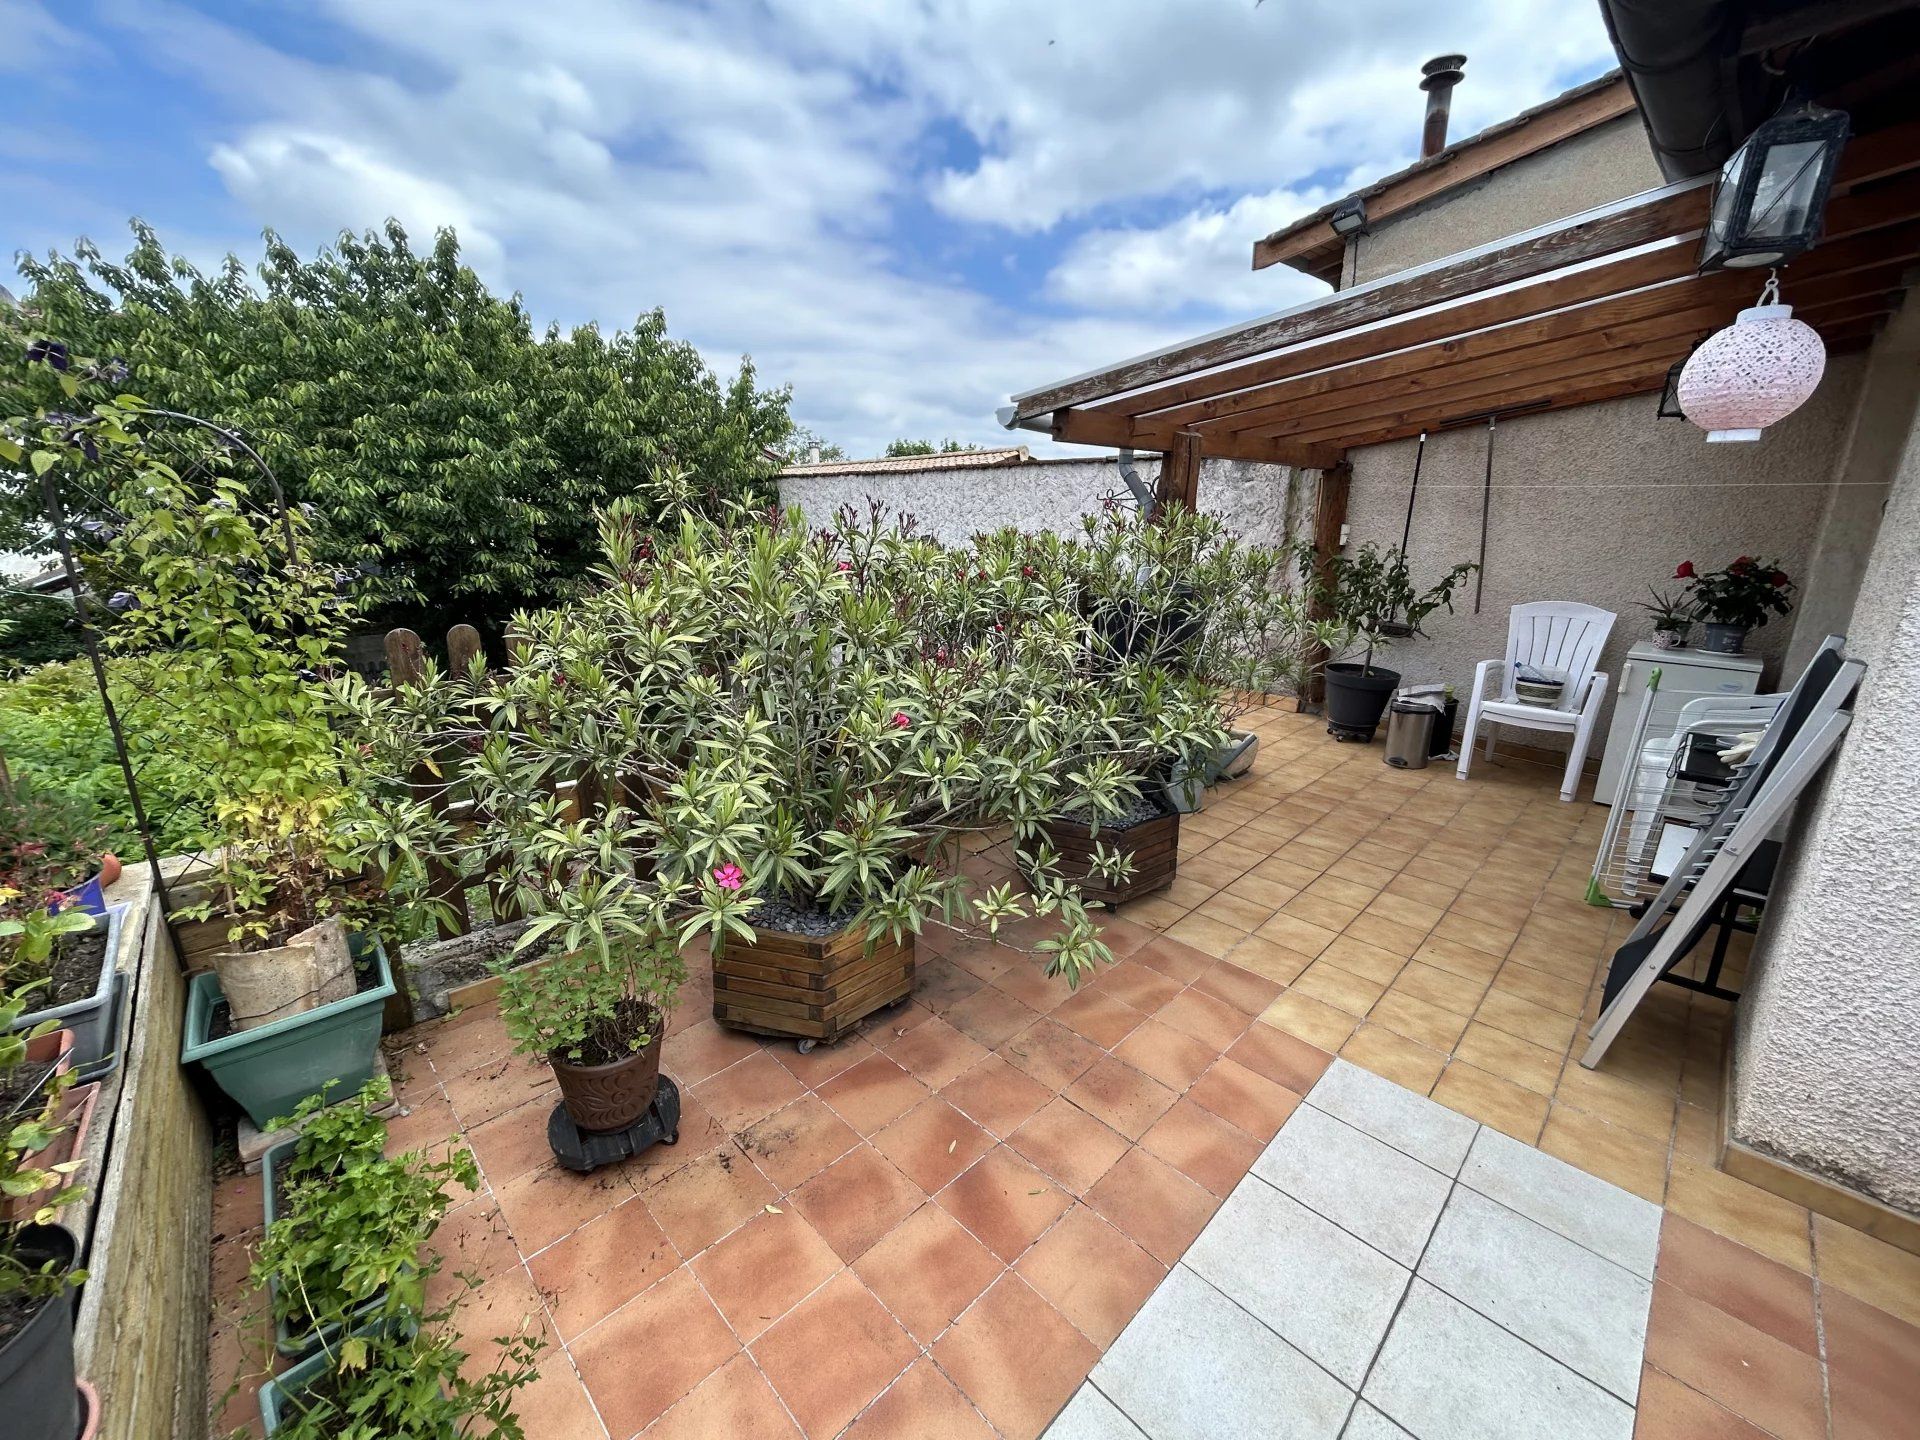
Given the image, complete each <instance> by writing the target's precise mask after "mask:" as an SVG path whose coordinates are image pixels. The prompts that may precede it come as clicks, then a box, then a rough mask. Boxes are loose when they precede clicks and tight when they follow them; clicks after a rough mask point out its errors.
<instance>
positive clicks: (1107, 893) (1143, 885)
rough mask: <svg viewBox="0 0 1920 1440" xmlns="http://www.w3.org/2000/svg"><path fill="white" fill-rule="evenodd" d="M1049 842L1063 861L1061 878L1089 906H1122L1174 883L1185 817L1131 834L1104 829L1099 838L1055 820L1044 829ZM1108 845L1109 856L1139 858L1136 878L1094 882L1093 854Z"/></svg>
mask: <svg viewBox="0 0 1920 1440" xmlns="http://www.w3.org/2000/svg"><path fill="white" fill-rule="evenodd" d="M1043 828H1044V829H1045V831H1046V835H1047V842H1048V843H1049V844H1051V845H1052V846H1053V848H1054V850H1055V852H1056V853H1058V855H1059V856H1060V865H1059V870H1060V875H1061V877H1062V878H1063V879H1065V880H1068V881H1070V882H1071V883H1073V884H1075V885H1078V886H1079V887H1080V893H1081V895H1083V896H1084V897H1085V898H1086V899H1088V900H1100V901H1104V902H1105V903H1106V904H1108V905H1122V904H1125V903H1126V902H1127V901H1129V900H1138V899H1139V898H1140V897H1141V896H1143V895H1150V894H1152V893H1153V892H1154V891H1155V890H1162V889H1165V888H1166V887H1167V886H1168V885H1171V884H1172V883H1173V875H1174V871H1175V870H1177V869H1178V868H1179V866H1180V816H1179V813H1178V812H1177V811H1169V812H1168V813H1166V814H1165V815H1162V816H1161V817H1160V818H1159V819H1157V820H1147V821H1143V822H1142V823H1140V824H1138V825H1135V826H1134V827H1133V828H1132V829H1130V830H1112V829H1108V828H1106V827H1104V826H1103V827H1102V828H1101V830H1100V834H1099V835H1098V836H1097V837H1096V836H1095V835H1094V834H1093V833H1092V832H1091V831H1089V830H1088V829H1087V827H1086V826H1084V825H1081V824H1078V823H1077V822H1075V821H1072V820H1049V821H1048V822H1047V823H1046V825H1045V826H1044V827H1043ZM1096 845H1105V846H1106V847H1107V848H1108V849H1109V850H1122V851H1131V852H1132V853H1133V874H1132V875H1131V876H1129V877H1128V878H1127V879H1126V880H1124V881H1122V882H1121V883H1120V884H1118V885H1113V884H1109V883H1107V882H1106V881H1104V880H1101V879H1098V878H1093V877H1094V870H1093V850H1094V847H1095V846H1096Z"/></svg>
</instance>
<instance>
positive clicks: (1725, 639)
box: [1700, 620, 1747, 655]
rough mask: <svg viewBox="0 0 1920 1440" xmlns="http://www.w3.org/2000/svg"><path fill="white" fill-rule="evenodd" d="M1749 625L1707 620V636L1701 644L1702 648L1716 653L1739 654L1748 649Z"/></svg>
mask: <svg viewBox="0 0 1920 1440" xmlns="http://www.w3.org/2000/svg"><path fill="white" fill-rule="evenodd" d="M1746 644H1747V627H1746V626H1744V625H1716V624H1714V623H1713V622H1712V621H1711V620H1709V621H1708V622H1707V638H1706V640H1705V642H1704V643H1703V644H1702V645H1701V646H1700V648H1701V649H1702V650H1706V651H1710V652H1711V653H1713V654H1715V655H1739V654H1741V653H1743V652H1744V651H1745V649H1746Z"/></svg>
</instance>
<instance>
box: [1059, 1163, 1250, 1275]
mask: <svg viewBox="0 0 1920 1440" xmlns="http://www.w3.org/2000/svg"><path fill="white" fill-rule="evenodd" d="M1087 1204H1089V1205H1091V1206H1092V1207H1093V1208H1094V1209H1095V1210H1097V1211H1099V1212H1100V1214H1101V1215H1102V1216H1104V1217H1105V1218H1106V1219H1107V1220H1110V1221H1111V1222H1112V1223H1113V1224H1115V1225H1117V1226H1119V1227H1120V1229H1121V1230H1123V1231H1125V1232H1126V1234H1127V1235H1128V1236H1129V1237H1130V1238H1131V1239H1132V1240H1133V1242H1134V1243H1135V1244H1137V1245H1139V1246H1140V1247H1141V1248H1142V1249H1143V1250H1145V1251H1146V1252H1147V1253H1148V1254H1149V1255H1151V1256H1153V1258H1154V1259H1156V1260H1158V1261H1159V1262H1160V1263H1161V1264H1162V1265H1171V1264H1173V1262H1174V1261H1176V1260H1178V1259H1179V1258H1180V1257H1181V1256H1182V1255H1183V1254H1185V1253H1186V1249H1187V1246H1189V1245H1191V1244H1192V1243H1193V1238H1194V1236H1196V1235H1198V1234H1199V1233H1200V1231H1201V1229H1202V1227H1204V1226H1205V1225H1206V1223H1207V1221H1208V1220H1209V1219H1210V1218H1211V1217H1212V1215H1213V1212H1214V1210H1215V1208H1216V1207H1217V1206H1218V1205H1219V1201H1218V1200H1217V1199H1216V1198H1215V1197H1214V1196H1213V1195H1211V1194H1209V1193H1208V1192H1207V1191H1205V1190H1203V1189H1201V1188H1200V1186H1198V1185H1196V1184H1194V1183H1193V1181H1191V1180H1189V1179H1187V1177H1186V1176H1184V1175H1182V1174H1181V1173H1180V1172H1179V1171H1178V1170H1176V1169H1174V1168H1173V1167H1172V1166H1171V1165H1169V1164H1167V1162H1166V1161H1164V1160H1161V1159H1159V1158H1157V1157H1155V1156H1153V1155H1150V1154H1148V1153H1147V1152H1146V1151H1145V1150H1141V1149H1139V1148H1135V1149H1132V1150H1129V1151H1128V1152H1127V1153H1126V1154H1125V1155H1123V1156H1121V1157H1120V1160H1119V1162H1118V1163H1117V1164H1115V1165H1114V1167H1113V1168H1112V1169H1111V1170H1109V1171H1107V1173H1106V1175H1105V1176H1104V1177H1102V1179H1101V1181H1100V1183H1099V1184H1098V1185H1095V1186H1094V1187H1093V1189H1092V1190H1090V1191H1088V1192H1087Z"/></svg>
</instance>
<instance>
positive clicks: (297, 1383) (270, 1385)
mask: <svg viewBox="0 0 1920 1440" xmlns="http://www.w3.org/2000/svg"><path fill="white" fill-rule="evenodd" d="M382 1323H383V1324H387V1325H393V1324H396V1323H399V1322H395V1321H392V1320H388V1321H383V1322H379V1323H376V1324H373V1325H361V1326H358V1327H356V1328H355V1330H354V1332H353V1333H354V1334H355V1335H357V1336H361V1337H365V1336H368V1335H373V1334H376V1333H378V1331H379V1328H380V1324H382ZM414 1328H415V1327H414V1326H413V1325H412V1324H411V1323H408V1324H407V1326H406V1329H405V1330H404V1331H402V1332H399V1333H402V1334H408V1333H411V1332H412V1331H413V1329H414ZM332 1367H333V1352H332V1350H331V1349H327V1350H316V1351H315V1352H314V1353H313V1354H311V1355H309V1356H308V1357H307V1358H306V1359H304V1360H302V1361H301V1362H300V1363H299V1364H298V1365H295V1366H293V1367H292V1368H291V1369H287V1370H283V1371H281V1372H280V1373H279V1374H278V1375H276V1376H274V1377H273V1378H272V1379H271V1380H269V1381H267V1382H266V1384H264V1385H262V1386H261V1387H260V1418H261V1419H263V1420H265V1421H266V1422H267V1434H269V1435H272V1434H274V1433H276V1432H277V1431H278V1430H279V1429H280V1426H281V1424H282V1423H283V1422H285V1421H286V1420H289V1419H292V1418H294V1417H295V1416H297V1415H298V1414H299V1411H298V1410H297V1409H296V1408H295V1407H296V1406H298V1404H299V1403H300V1398H301V1396H303V1395H305V1394H306V1393H307V1389H308V1387H309V1386H311V1385H312V1384H313V1382H314V1381H316V1380H318V1379H319V1378H320V1377H321V1376H322V1375H324V1374H326V1373H327V1371H328V1370H330V1369H331V1368H332Z"/></svg>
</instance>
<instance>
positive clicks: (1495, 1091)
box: [1433, 1060, 1547, 1145]
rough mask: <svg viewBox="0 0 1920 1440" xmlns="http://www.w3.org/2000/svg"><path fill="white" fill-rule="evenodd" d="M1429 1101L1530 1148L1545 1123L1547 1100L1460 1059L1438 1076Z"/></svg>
mask: <svg viewBox="0 0 1920 1440" xmlns="http://www.w3.org/2000/svg"><path fill="white" fill-rule="evenodd" d="M1433 1098H1434V1099H1435V1100H1438V1101H1439V1102H1440V1103H1441V1104H1442V1105H1444V1106H1446V1107H1447V1108H1448V1109H1449V1110H1457V1111H1459V1112H1460V1113H1461V1114H1462V1115H1469V1116H1471V1117H1473V1118H1474V1119H1475V1120H1478V1121H1479V1122H1480V1123H1481V1124H1482V1125H1491V1126H1492V1127H1493V1128H1494V1129H1496V1130H1498V1131H1500V1132H1501V1133H1502V1134H1506V1135H1511V1136H1512V1137H1513V1138H1514V1139H1516V1140H1520V1141H1523V1142H1525V1143H1526V1144H1528V1145H1532V1144H1534V1143H1535V1142H1537V1141H1538V1140H1539V1138H1540V1130H1541V1127H1542V1126H1544V1125H1545V1124H1546V1123H1547V1097H1546V1096H1544V1095H1536V1094H1534V1093H1533V1091H1531V1090H1523V1089H1521V1088H1520V1087H1519V1086H1518V1085H1516V1084H1514V1083H1513V1082H1512V1081H1511V1080H1502V1079H1501V1078H1500V1077H1499V1076H1498V1075H1489V1074H1488V1073H1487V1072H1486V1071H1484V1070H1481V1069H1479V1068H1477V1067H1476V1066H1473V1065H1469V1064H1467V1063H1466V1062H1465V1061H1464V1060H1455V1061H1453V1062H1452V1063H1450V1064H1449V1065H1448V1066H1447V1068H1446V1070H1445V1071H1443V1072H1442V1073H1441V1076H1440V1080H1439V1083H1438V1084H1436V1085H1435V1086H1434V1087H1433Z"/></svg>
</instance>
